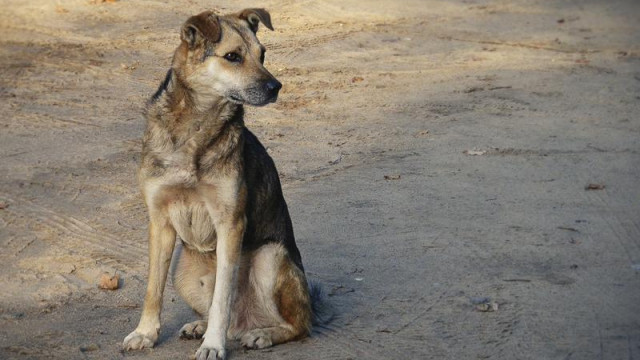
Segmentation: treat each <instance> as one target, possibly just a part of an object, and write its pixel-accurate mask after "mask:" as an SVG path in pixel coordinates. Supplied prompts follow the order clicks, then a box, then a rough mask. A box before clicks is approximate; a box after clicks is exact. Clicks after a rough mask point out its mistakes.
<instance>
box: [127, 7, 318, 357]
mask: <svg viewBox="0 0 640 360" xmlns="http://www.w3.org/2000/svg"><path fill="white" fill-rule="evenodd" d="M259 23H262V24H263V25H264V26H266V27H267V28H269V29H271V30H273V27H272V26H271V18H270V15H269V13H268V12H267V11H265V10H264V9H246V10H243V11H241V12H239V13H235V14H230V15H225V16H218V15H216V14H214V13H213V12H210V11H207V12H203V13H201V14H199V15H196V16H193V17H191V18H189V19H188V20H187V21H186V23H185V24H184V25H183V26H182V30H181V34H180V35H181V36H180V37H181V43H180V45H179V46H178V48H177V49H176V51H175V54H174V56H173V62H172V65H171V69H170V70H169V72H168V73H167V76H166V79H165V80H164V82H163V83H162V84H161V86H160V88H159V89H158V91H157V92H156V94H155V95H154V96H153V98H152V99H151V101H150V102H149V104H148V106H147V109H146V113H145V115H146V119H147V129H146V131H145V134H144V140H143V150H142V164H141V166H140V172H139V179H140V184H141V188H142V193H143V195H144V200H145V203H146V205H147V208H148V211H149V279H148V286H147V292H146V296H145V300H144V307H143V310H142V316H141V319H140V323H139V325H138V327H137V328H136V329H135V331H133V332H132V333H131V334H129V335H128V336H127V337H126V338H125V339H124V344H123V345H124V348H125V350H131V349H142V348H149V347H153V346H154V344H155V342H156V341H157V339H158V333H159V331H160V312H161V308H162V294H163V291H164V286H165V282H166V279H167V274H168V272H169V268H170V263H171V261H172V257H173V270H172V271H173V284H174V286H175V288H176V289H177V291H178V292H179V293H180V295H181V296H182V297H183V298H184V300H185V301H186V302H187V303H188V304H189V305H190V306H191V307H192V308H193V309H194V310H195V311H196V312H197V313H199V314H201V315H202V316H203V318H204V320H199V321H195V322H192V323H188V324H186V325H184V327H183V328H182V329H181V330H180V335H181V337H184V338H200V337H202V338H204V340H203V342H202V345H201V346H200V348H199V349H198V351H197V353H196V358H197V359H223V358H224V357H225V344H226V340H227V339H228V338H229V339H240V341H241V343H242V345H243V346H245V347H247V348H264V347H267V346H271V345H274V344H278V343H283V342H286V341H290V340H294V339H300V338H303V337H305V336H307V335H308V334H309V332H310V329H311V324H312V318H313V313H312V301H311V296H310V290H309V286H308V284H307V280H306V277H305V274H304V269H303V266H302V261H301V258H300V252H299V251H298V248H297V247H296V243H295V239H294V236H293V227H292V224H291V219H290V217H289V212H288V209H287V204H286V203H285V200H284V197H283V195H282V189H281V187H280V181H279V179H278V173H277V171H276V168H275V165H274V163H273V160H272V159H271V157H270V156H269V155H268V154H267V152H266V150H265V149H264V147H263V146H262V145H261V144H260V142H259V141H258V139H257V138H256V137H255V135H253V134H252V133H251V132H250V131H249V130H248V129H247V128H246V127H245V125H244V121H243V105H244V104H248V105H254V106H262V105H266V104H268V103H272V102H274V101H276V98H277V97H278V91H279V90H280V88H281V87H282V85H281V84H280V82H278V80H276V79H275V78H274V77H273V75H271V73H269V71H267V69H265V67H264V65H263V63H264V55H265V48H264V46H262V45H261V44H260V42H259V41H258V39H257V37H256V32H257V30H258V25H259ZM176 235H177V236H178V237H179V240H180V241H176ZM176 243H178V245H177V248H176V249H175V252H174V246H175V244H176ZM172 255H173V256H172ZM312 292H314V293H315V291H312Z"/></svg>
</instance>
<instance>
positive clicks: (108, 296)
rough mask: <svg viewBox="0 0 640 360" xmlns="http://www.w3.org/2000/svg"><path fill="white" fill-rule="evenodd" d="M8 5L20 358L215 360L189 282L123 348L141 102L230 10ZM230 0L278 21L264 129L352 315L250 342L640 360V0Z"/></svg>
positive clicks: (303, 225)
mask: <svg viewBox="0 0 640 360" xmlns="http://www.w3.org/2000/svg"><path fill="white" fill-rule="evenodd" d="M0 4H2V8H3V9H4V10H3V11H2V12H1V13H0V33H1V35H0V113H1V114H3V116H2V117H0V129H2V130H1V132H0V159H1V161H0V207H3V205H2V204H4V207H5V208H4V209H1V210H0V245H1V247H0V248H1V250H0V286H1V288H2V289H3V291H2V292H1V293H0V358H3V359H14V358H16V359H23V358H24V359H27V358H29V359H31V358H60V359H75V358H96V359H119V358H123V357H125V358H140V359H142V358H157V359H173V358H187V357H189V356H191V355H192V354H193V353H194V352H195V350H196V349H197V348H198V343H197V342H184V341H179V340H178V339H177V337H176V336H175V333H176V332H177V330H178V329H179V328H180V326H181V325H182V324H183V323H184V322H186V321H191V320H192V319H193V317H194V316H193V314H191V312H190V311H189V309H188V308H187V307H186V305H184V303H182V301H181V300H180V299H179V298H178V297H177V296H176V294H175V293H174V291H173V289H172V288H171V286H168V289H167V293H166V296H165V312H164V328H163V333H162V335H161V340H160V343H159V345H158V346H157V347H156V348H155V349H153V350H150V351H143V352H134V353H131V354H124V353H122V352H121V351H120V344H121V341H122V339H123V338H124V336H125V335H126V334H128V333H129V331H131V330H132V329H133V328H134V327H135V325H136V323H137V320H138V316H139V313H140V304H141V302H142V294H143V292H144V280H145V277H146V266H147V265H146V261H147V260H146V247H147V245H146V238H145V229H146V221H145V218H146V213H145V209H144V206H143V204H142V201H141V198H140V196H139V193H138V190H137V185H136V181H135V171H136V166H137V162H138V158H139V151H140V136H141V134H142V131H143V126H144V124H143V120H142V118H141V116H140V112H141V108H142V105H143V104H144V102H145V101H146V99H147V98H148V97H149V96H150V94H152V93H153V91H154V90H155V88H156V86H157V84H158V83H159V82H160V80H161V79H162V77H163V75H164V73H165V71H166V69H167V67H168V65H169V61H170V57H171V54H172V51H173V49H174V47H175V46H176V45H177V42H178V35H177V30H178V29H179V27H180V25H181V23H182V22H183V21H184V20H185V19H186V18H187V17H188V16H190V15H192V14H195V13H198V12H200V11H202V10H203V9H207V8H210V7H211V4H210V2H205V1H199V0H198V1H174V2H171V3H170V4H165V3H164V2H160V1H137V2H129V1H117V2H114V3H110V2H106V3H102V2H100V1H88V0H80V1H76V0H72V1H64V2H52V1H45V0H34V1H30V2H24V3H17V2H14V1H0ZM217 5H218V7H217V8H215V9H217V10H218V11H220V12H228V11H236V10H239V9H241V8H244V7H255V6H264V7H266V8H267V9H269V10H270V11H271V14H272V18H273V23H274V26H275V27H276V31H275V32H268V31H265V32H261V34H260V35H261V39H262V40H263V43H264V44H265V45H266V46H267V48H268V53H267V67H268V68H270V69H273V73H274V74H275V75H276V76H277V77H278V78H279V79H280V80H281V81H282V82H283V84H284V88H283V91H282V96H281V98H280V99H279V101H278V103H277V104H275V105H273V106H269V107H266V108H260V109H249V111H248V117H247V124H248V126H249V127H250V128H251V129H252V130H253V131H254V132H255V133H256V134H257V135H258V136H259V137H260V138H261V139H262V141H263V142H264V144H265V145H266V146H268V148H269V152H270V153H271V154H272V156H273V157H274V159H275V160H276V163H277V165H278V167H279V170H280V172H281V177H282V181H283V184H284V191H285V196H286V198H287V200H288V202H289V206H290V210H291V212H292V217H293V221H294V227H295V230H296V235H297V238H298V244H299V247H300V249H301V252H302V256H303V261H304V262H305V267H306V268H307V269H308V272H309V277H310V278H311V279H314V280H318V281H320V282H322V283H323V284H324V285H325V287H326V289H327V293H328V294H329V295H330V297H329V298H330V300H331V301H332V302H333V304H334V306H335V307H336V309H337V311H338V313H339V316H338V318H337V319H336V320H335V321H333V322H332V323H331V324H330V325H329V326H327V327H326V328H319V329H316V331H315V332H314V335H313V336H312V337H311V338H309V339H306V340H304V341H301V342H296V343H291V344H286V345H282V346H277V347H274V348H272V349H267V350H262V351H250V352H246V351H243V350H241V349H238V348H237V344H235V345H233V346H234V347H235V351H232V354H231V358H233V359H258V358H260V359H389V358H411V359H640V315H639V314H640V301H638V299H640V277H639V275H638V272H640V218H639V216H638V214H640V187H639V186H638V179H639V178H640V136H639V135H640V118H639V117H638V114H640V101H639V100H640V41H639V40H640V35H639V34H640V23H639V22H638V21H637V20H638V18H639V16H640V4H638V3H637V2H634V1H580V2H558V3H554V2H548V1H536V0H534V1H506V0H504V1H498V0H496V1H473V0H468V1H447V2H444V1H429V0H425V1H403V2H398V3H396V2H391V1H364V0H352V1H344V0H343V1H333V0H330V1H327V0H319V1H301V2H297V1H286V0H285V1H265V2H262V3H259V4H257V3H255V2H248V1H239V2H231V1H221V2H218V3H217ZM473 154H478V155H473ZM385 176H386V178H385ZM589 183H595V184H604V185H605V188H604V189H603V190H592V191H587V190H585V186H586V185H587V184H589ZM103 271H109V272H114V271H117V272H118V273H119V274H121V276H122V277H123V279H124V282H123V287H122V288H121V289H120V290H118V291H114V292H105V291H100V290H98V289H96V286H95V285H96V279H97V277H98V276H99V275H100V274H101V273H102V272H103ZM477 297H490V298H491V301H493V302H497V303H498V304H499V308H498V311H495V312H480V311H477V310H475V306H474V305H473V304H472V303H471V300H470V299H471V298H477Z"/></svg>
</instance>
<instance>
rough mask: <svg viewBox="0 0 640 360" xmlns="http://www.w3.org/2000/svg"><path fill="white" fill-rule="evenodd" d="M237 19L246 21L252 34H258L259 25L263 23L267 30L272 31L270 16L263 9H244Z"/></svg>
mask: <svg viewBox="0 0 640 360" xmlns="http://www.w3.org/2000/svg"><path fill="white" fill-rule="evenodd" d="M238 17H239V18H240V19H242V20H246V21H247V22H248V23H249V27H250V28H251V30H252V31H253V32H254V33H255V32H258V24H259V23H263V24H264V26H266V27H267V29H269V30H273V26H272V25H271V15H269V12H268V11H267V10H265V9H244V10H242V11H241V12H240V13H239V14H238Z"/></svg>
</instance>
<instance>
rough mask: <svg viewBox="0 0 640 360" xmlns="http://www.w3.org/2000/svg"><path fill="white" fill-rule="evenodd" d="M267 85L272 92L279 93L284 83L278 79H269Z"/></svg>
mask: <svg viewBox="0 0 640 360" xmlns="http://www.w3.org/2000/svg"><path fill="white" fill-rule="evenodd" d="M265 86H266V87H267V91H268V92H269V93H270V94H277V93H278V91H280V89H282V84H281V83H280V81H278V80H276V79H273V80H269V81H267V83H266V85H265Z"/></svg>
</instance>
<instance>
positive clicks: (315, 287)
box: [309, 281, 335, 326]
mask: <svg viewBox="0 0 640 360" xmlns="http://www.w3.org/2000/svg"><path fill="white" fill-rule="evenodd" d="M309 296H310V297H311V311H312V312H313V319H312V324H313V325H314V326H318V325H324V324H327V323H329V322H330V321H331V320H332V319H333V317H334V316H335V310H334V308H333V306H331V304H330V303H329V301H328V300H327V296H326V294H325V293H324V290H323V289H322V285H321V284H320V283H318V282H316V281H309Z"/></svg>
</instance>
